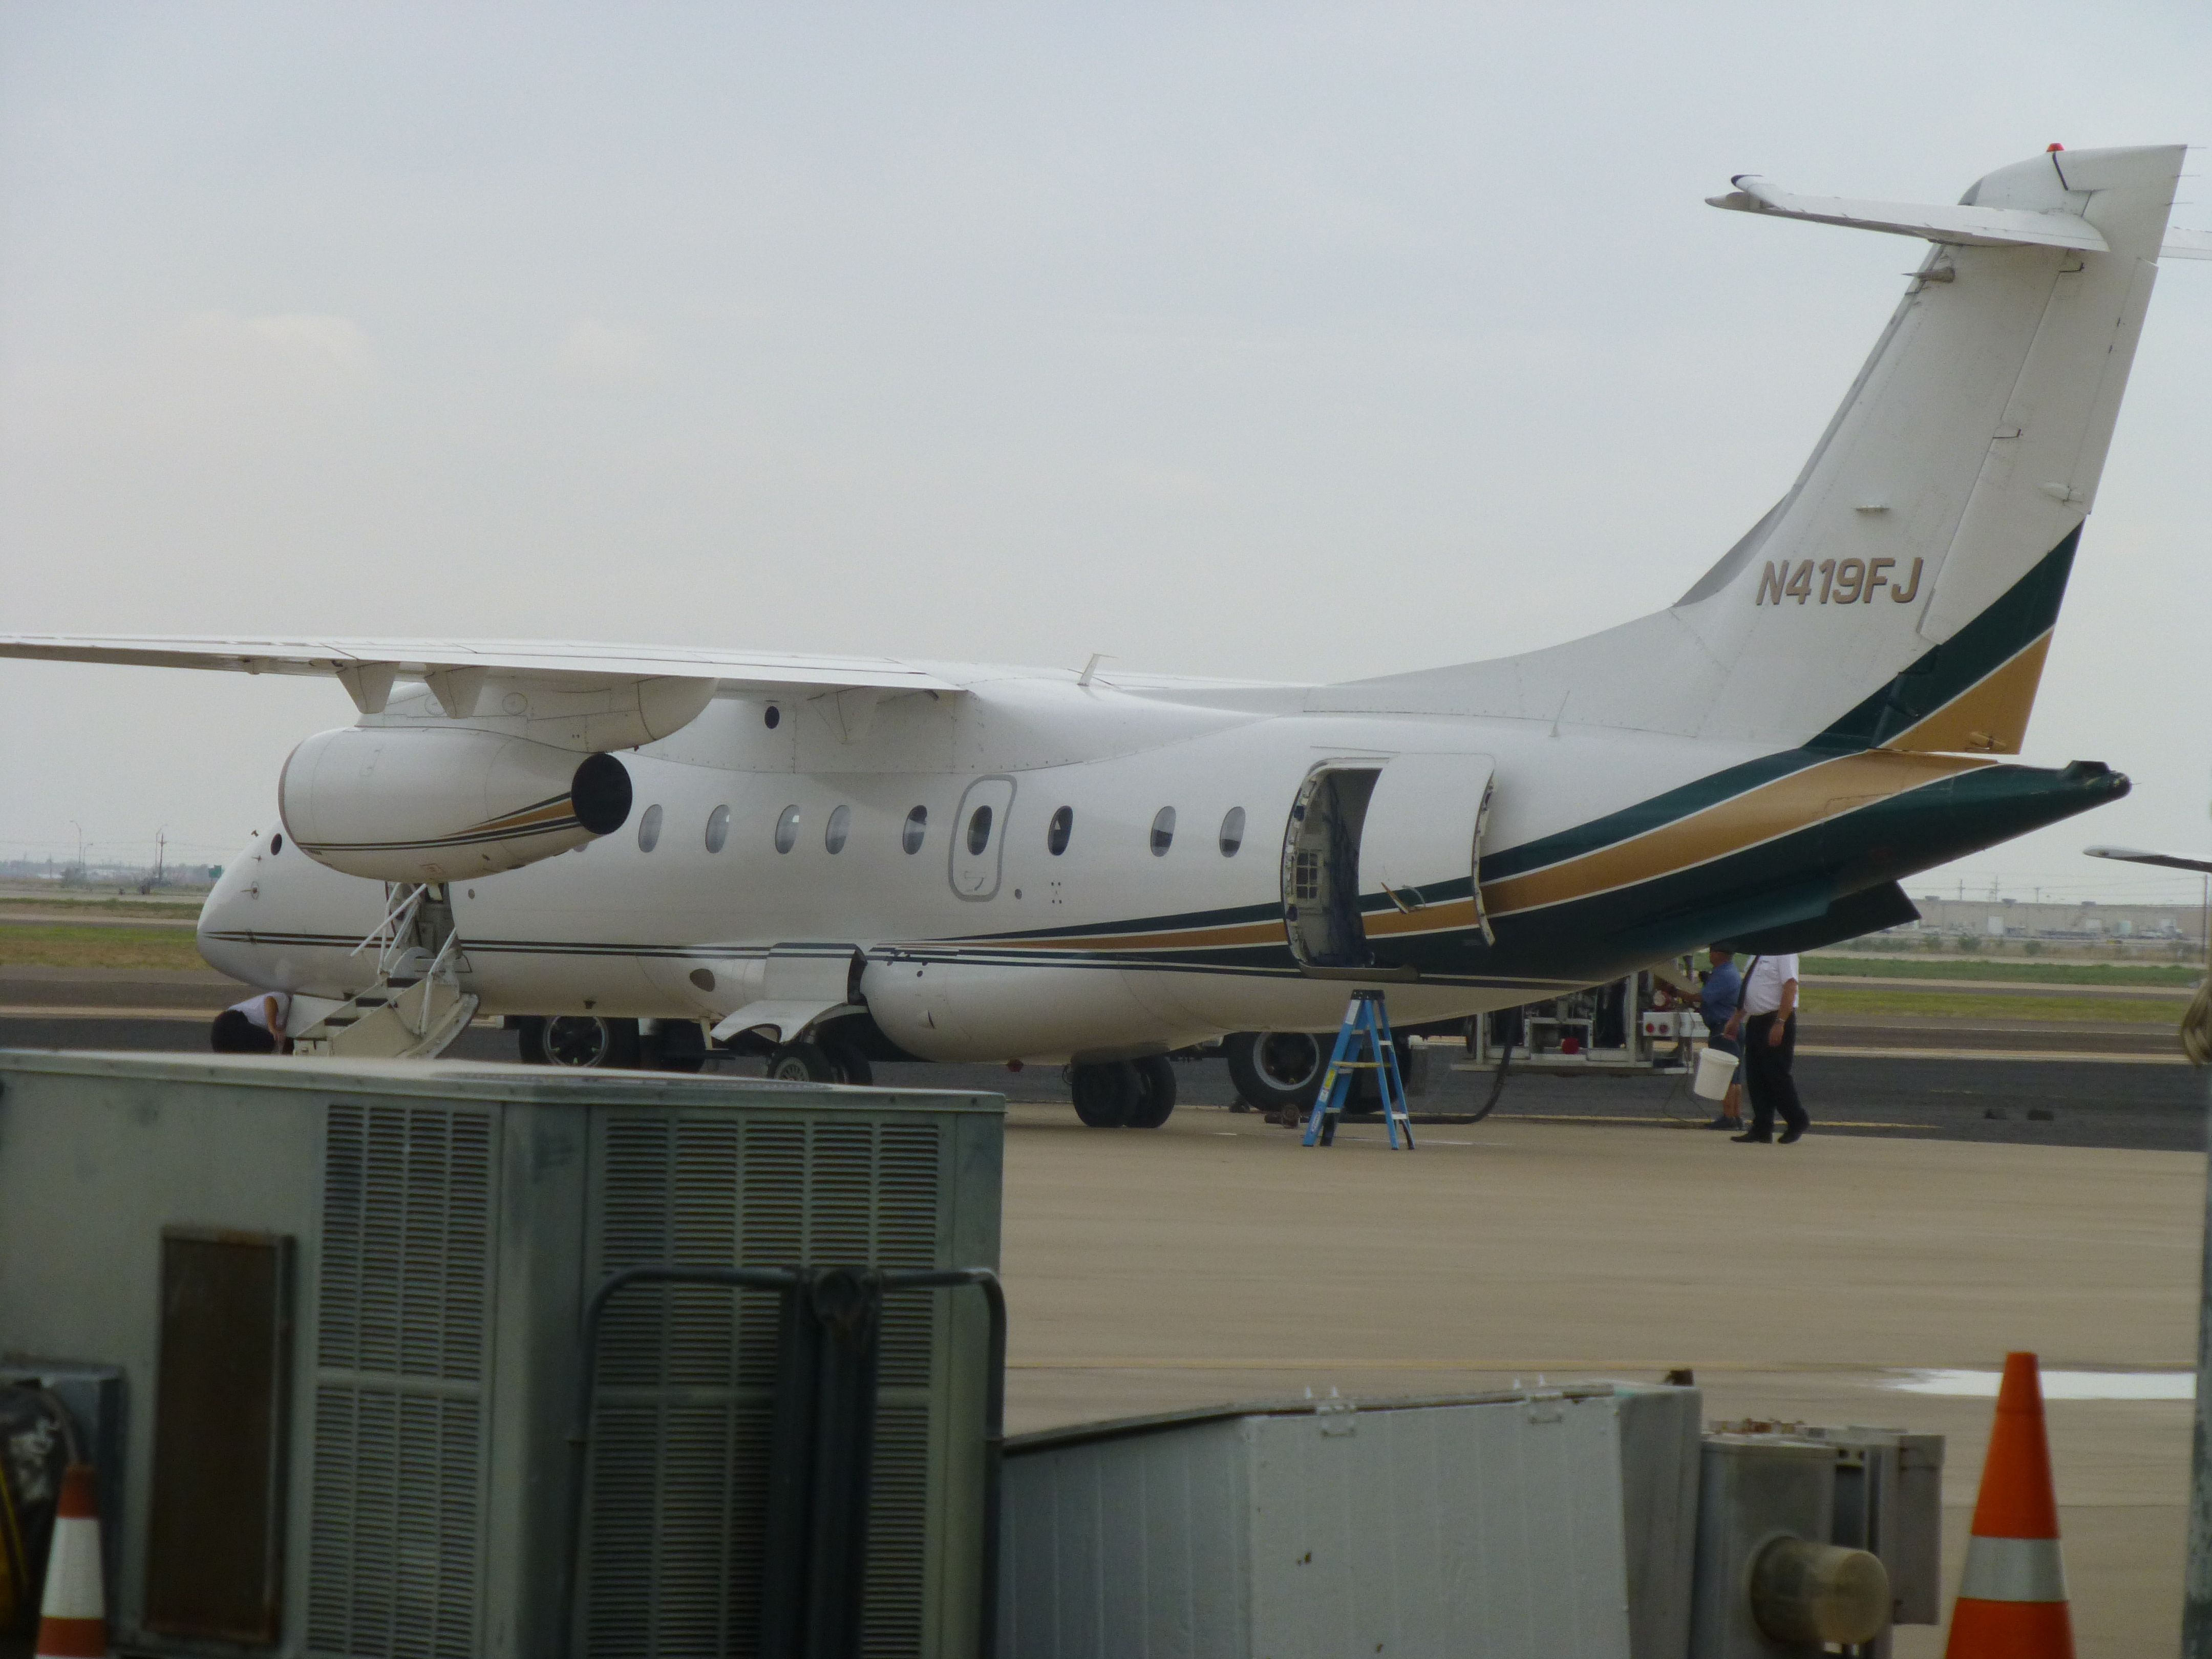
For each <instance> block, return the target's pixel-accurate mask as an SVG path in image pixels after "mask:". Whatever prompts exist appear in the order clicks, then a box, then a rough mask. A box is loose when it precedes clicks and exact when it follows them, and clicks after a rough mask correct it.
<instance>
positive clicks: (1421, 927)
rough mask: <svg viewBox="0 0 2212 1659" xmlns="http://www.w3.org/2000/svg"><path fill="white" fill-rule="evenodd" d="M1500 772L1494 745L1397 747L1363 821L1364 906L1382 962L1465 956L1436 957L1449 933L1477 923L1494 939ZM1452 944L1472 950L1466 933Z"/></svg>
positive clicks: (1372, 947)
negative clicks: (1494, 786)
mask: <svg viewBox="0 0 2212 1659" xmlns="http://www.w3.org/2000/svg"><path fill="white" fill-rule="evenodd" d="M1491 780H1492V763H1491V760H1490V757H1488V756H1487V755H1395V756H1393V757H1391V758H1390V760H1389V763H1387V764H1385V765H1384V766H1383V772H1382V775H1381V776H1380V777H1378V778H1376V781H1375V787H1374V791H1373V793H1371V794H1370V795H1369V797H1368V800H1367V812H1366V817H1365V819H1364V822H1363V823H1362V824H1361V826H1360V834H1359V913H1360V922H1361V926H1362V927H1363V929H1364V932H1365V933H1366V937H1367V947H1368V950H1369V951H1370V952H1371V954H1372V956H1373V959H1374V961H1375V962H1376V964H1377V965H1378V966H1382V967H1449V966H1457V965H1461V962H1460V961H1458V960H1455V961H1449V962H1447V961H1443V960H1438V959H1436V957H1435V954H1434V953H1435V950H1436V948H1437V945H1439V944H1440V943H1441V942H1442V941H1441V939H1440V936H1443V935H1453V936H1463V935H1464V934H1466V933H1468V931H1469V930H1474V931H1475V932H1477V933H1480V937H1481V940H1482V942H1483V943H1484V944H1488V943H1489V942H1490V937H1491V935H1490V922H1489V920H1488V918H1487V917H1486V916H1485V915H1483V911H1482V885H1481V877H1480V860H1481V842H1482V824H1483V820H1484V818H1485V817H1486V816H1487V814H1488V813H1489V811H1490V787H1491ZM1378 901H1379V902H1378ZM1452 948H1453V949H1454V950H1455V951H1458V952H1460V955H1461V957H1462V959H1463V956H1464V946H1463V945H1461V944H1460V943H1458V942H1457V939H1456V938H1455V943H1454V945H1453V947H1452Z"/></svg>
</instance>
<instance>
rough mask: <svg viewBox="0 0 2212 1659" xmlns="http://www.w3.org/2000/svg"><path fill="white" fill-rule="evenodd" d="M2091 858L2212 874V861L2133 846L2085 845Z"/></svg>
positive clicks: (2086, 851) (2085, 850)
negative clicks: (2150, 851) (2143, 849)
mask: <svg viewBox="0 0 2212 1659" xmlns="http://www.w3.org/2000/svg"><path fill="white" fill-rule="evenodd" d="M2081 850H2082V851H2083V852H2085V853H2087V854H2088V855H2089V856H2090V857H2091V858H2093V859H2118V860H2121V861H2122V862H2123V863H2125V864H2155V865H2157V866H2160V868H2161V869H2166V870H2190V871H2196V872H2202V873H2203V874H2206V875H2212V861H2208V860H2203V859H2185V858H2184V857H2182V856H2181V854H2179V853H2147V852H2144V851H2142V849H2141V848H2135V847H2085V848H2082V849H2081Z"/></svg>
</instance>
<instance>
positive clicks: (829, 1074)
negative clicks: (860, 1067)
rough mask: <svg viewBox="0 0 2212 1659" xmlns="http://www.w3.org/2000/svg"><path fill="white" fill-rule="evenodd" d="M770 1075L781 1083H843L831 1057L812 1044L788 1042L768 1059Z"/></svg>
mask: <svg viewBox="0 0 2212 1659" xmlns="http://www.w3.org/2000/svg"><path fill="white" fill-rule="evenodd" d="M768 1075H769V1076H770V1077H771V1078H774V1079H776V1080H777V1081H778V1082H781V1083H836V1082H839V1081H842V1079H840V1078H839V1077H838V1076H837V1070H836V1066H832V1065H831V1064H830V1063H829V1055H827V1054H823V1052H822V1050H821V1049H820V1048H818V1047H817V1046H816V1045H815V1044H813V1043H811V1042H787V1043H785V1044H784V1045H783V1046H782V1047H781V1048H778V1049H776V1050H775V1053H773V1054H770V1055H769V1057H768Z"/></svg>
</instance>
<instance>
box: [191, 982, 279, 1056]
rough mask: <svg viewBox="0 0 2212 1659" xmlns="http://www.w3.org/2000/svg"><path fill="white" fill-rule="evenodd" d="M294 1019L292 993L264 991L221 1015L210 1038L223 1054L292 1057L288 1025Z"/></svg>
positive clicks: (234, 1005)
mask: <svg viewBox="0 0 2212 1659" xmlns="http://www.w3.org/2000/svg"><path fill="white" fill-rule="evenodd" d="M290 1018H292V997H291V994H290V993H289V992H287V991H264V992H262V993H260V994H258V995H255V996H250V997H248V998H246V1000H245V1001H243V1002H234V1003H233V1004H231V1006H229V1007H228V1008H226V1009H224V1010H223V1011H222V1012H221V1013H219V1014H217V1015H216V1017H215V1025H214V1028H213V1029H212V1030H210V1031H209V1033H208V1036H209V1040H210V1042H211V1043H212V1045H213V1047H214V1048H215V1051H216V1053H217V1054H290V1053H291V1052H292V1039H291V1038H289V1036H285V1035H284V1023H285V1021H287V1020H289V1019H290Z"/></svg>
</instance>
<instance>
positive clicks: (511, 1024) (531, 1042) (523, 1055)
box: [507, 1014, 545, 1066]
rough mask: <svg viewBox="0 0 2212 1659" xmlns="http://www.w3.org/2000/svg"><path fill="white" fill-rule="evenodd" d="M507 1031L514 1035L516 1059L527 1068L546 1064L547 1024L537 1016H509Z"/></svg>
mask: <svg viewBox="0 0 2212 1659" xmlns="http://www.w3.org/2000/svg"><path fill="white" fill-rule="evenodd" d="M507 1030H510V1031H512V1032H513V1033H514V1057H515V1058H516V1059H517V1060H520V1061H521V1062H522V1063H523V1064H524V1065H525V1066H543V1065H544V1064H545V1022H544V1020H542V1019H540V1018H538V1016H537V1015H535V1014H509V1015H508V1016H507Z"/></svg>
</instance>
